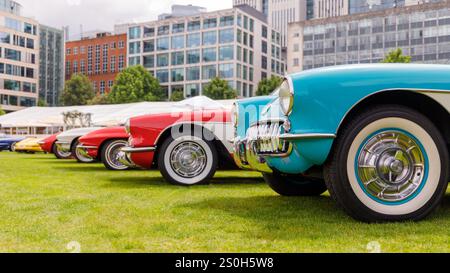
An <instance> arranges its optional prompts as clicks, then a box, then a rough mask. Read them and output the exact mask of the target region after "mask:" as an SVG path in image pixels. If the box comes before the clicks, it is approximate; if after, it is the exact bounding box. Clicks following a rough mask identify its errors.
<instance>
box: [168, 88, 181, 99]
mask: <svg viewBox="0 0 450 273" xmlns="http://www.w3.org/2000/svg"><path fill="white" fill-rule="evenodd" d="M182 100H184V93H183V91H181V90H177V91H175V92H173V93H172V96H171V97H170V101H182Z"/></svg>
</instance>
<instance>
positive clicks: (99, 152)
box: [97, 138, 128, 161]
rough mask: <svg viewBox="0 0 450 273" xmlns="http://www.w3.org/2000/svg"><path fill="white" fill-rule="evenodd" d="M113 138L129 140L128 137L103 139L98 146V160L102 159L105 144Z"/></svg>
mask: <svg viewBox="0 0 450 273" xmlns="http://www.w3.org/2000/svg"><path fill="white" fill-rule="evenodd" d="M113 140H124V141H127V140H128V139H127V138H108V139H105V140H103V141H102V142H101V143H100V145H99V146H98V148H97V151H98V153H97V160H99V161H101V160H102V153H101V151H102V149H103V147H104V146H105V144H106V143H108V142H109V141H113Z"/></svg>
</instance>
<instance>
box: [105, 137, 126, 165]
mask: <svg viewBox="0 0 450 273" xmlns="http://www.w3.org/2000/svg"><path fill="white" fill-rule="evenodd" d="M126 146H127V142H126V141H115V142H112V143H111V144H110V145H109V146H108V148H107V149H106V153H105V155H106V158H105V160H106V161H107V162H108V164H109V165H110V166H111V167H113V168H114V169H116V170H127V169H129V167H128V166H126V165H124V164H122V163H121V162H120V161H119V159H120V158H121V157H122V155H123V152H122V151H121V150H120V149H121V148H123V147H126Z"/></svg>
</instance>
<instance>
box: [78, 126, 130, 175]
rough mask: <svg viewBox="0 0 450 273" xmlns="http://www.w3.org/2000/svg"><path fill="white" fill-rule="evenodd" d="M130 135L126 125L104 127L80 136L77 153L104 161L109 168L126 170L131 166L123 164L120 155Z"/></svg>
mask: <svg viewBox="0 0 450 273" xmlns="http://www.w3.org/2000/svg"><path fill="white" fill-rule="evenodd" d="M128 137H129V136H128V134H127V133H126V132H125V128H124V127H110V128H102V129H99V130H96V131H93V132H91V133H88V134H87V135H84V136H82V137H80V138H79V139H78V142H79V145H78V146H77V147H76V149H77V153H80V154H82V155H83V156H84V157H86V158H90V159H93V160H98V161H102V162H103V164H104V165H105V167H106V168H107V169H109V170H126V169H128V168H130V167H131V166H130V165H129V164H128V165H124V164H122V163H121V162H120V161H119V160H118V156H119V154H120V153H121V151H120V149H121V148H123V147H125V146H126V145H127V140H128Z"/></svg>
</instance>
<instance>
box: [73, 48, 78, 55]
mask: <svg viewBox="0 0 450 273" xmlns="http://www.w3.org/2000/svg"><path fill="white" fill-rule="evenodd" d="M73 55H78V47H74V48H73Z"/></svg>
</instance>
